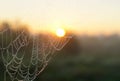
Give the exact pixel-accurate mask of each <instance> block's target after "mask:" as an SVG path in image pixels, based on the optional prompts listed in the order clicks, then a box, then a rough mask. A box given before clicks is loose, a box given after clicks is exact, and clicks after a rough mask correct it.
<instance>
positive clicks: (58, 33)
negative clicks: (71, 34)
mask: <svg viewBox="0 0 120 81" xmlns="http://www.w3.org/2000/svg"><path fill="white" fill-rule="evenodd" d="M65 34H66V31H65V30H64V29H62V28H58V29H57V30H56V35H57V36H58V37H64V36H65Z"/></svg>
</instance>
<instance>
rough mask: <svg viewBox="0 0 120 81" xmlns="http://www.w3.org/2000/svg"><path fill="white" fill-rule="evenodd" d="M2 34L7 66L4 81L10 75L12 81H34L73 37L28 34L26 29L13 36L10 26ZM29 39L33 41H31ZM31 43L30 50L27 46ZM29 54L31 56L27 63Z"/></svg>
mask: <svg viewBox="0 0 120 81" xmlns="http://www.w3.org/2000/svg"><path fill="white" fill-rule="evenodd" d="M0 36H1V42H2V43H1V46H0V50H1V56H2V59H3V63H4V66H5V72H4V81H8V80H7V78H8V76H9V77H10V79H11V81H33V80H34V79H35V78H36V77H37V76H38V75H39V74H40V73H41V72H42V71H43V70H44V69H45V67H46V66H47V64H48V62H49V60H50V59H51V58H52V56H53V54H54V52H55V51H56V50H57V51H59V50H61V49H62V48H63V47H64V46H65V45H66V44H67V42H68V41H69V40H70V38H71V37H65V38H56V37H54V36H48V35H35V36H28V35H27V34H26V33H25V31H24V30H22V31H19V32H16V36H13V33H12V31H11V30H10V29H9V28H5V29H4V30H2V31H1V32H0ZM8 38H10V39H8ZM29 39H32V41H31V42H30V41H29ZM8 40H9V42H8ZM31 44H32V49H31V51H30V49H27V48H28V47H29V46H30V45H31ZM26 51H30V53H31V54H30V55H29V54H26ZM27 56H29V57H30V58H29V60H28V62H27V63H25V62H26V59H28V57H27ZM9 81H10V80H9Z"/></svg>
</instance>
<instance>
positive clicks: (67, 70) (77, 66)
mask: <svg viewBox="0 0 120 81" xmlns="http://www.w3.org/2000/svg"><path fill="white" fill-rule="evenodd" d="M11 26H12V25H10V22H3V23H2V24H1V28H2V27H8V28H9V27H10V28H12V27H11ZM17 26H18V25H17ZM19 26H21V27H22V28H23V27H25V26H24V25H22V24H21V25H19ZM13 32H14V31H13ZM72 34H73V35H74V36H73V38H72V39H71V40H70V41H69V42H68V44H67V45H66V46H65V47H64V48H63V49H62V50H61V51H58V52H55V56H53V58H52V60H51V61H50V62H49V64H48V66H47V67H46V69H45V70H44V71H43V72H42V73H41V74H40V75H39V76H38V77H37V78H36V79H35V81H119V80H120V35H119V34H111V35H103V34H101V35H95V36H91V35H90V36H89V35H78V34H74V33H72ZM13 35H15V34H13ZM8 39H10V38H8ZM0 44H2V43H1V41H0ZM29 48H30V47H28V49H29ZM26 54H28V55H29V52H28V53H27V52H26ZM0 66H1V67H0V80H1V81H2V80H3V78H2V77H3V72H4V70H5V67H4V66H3V61H2V58H0Z"/></svg>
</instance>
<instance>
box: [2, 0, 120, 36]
mask: <svg viewBox="0 0 120 81" xmlns="http://www.w3.org/2000/svg"><path fill="white" fill-rule="evenodd" d="M3 20H10V21H14V20H20V21H21V22H23V23H27V24H29V25H30V27H32V28H34V29H54V28H55V27H64V28H67V29H71V30H73V31H74V32H78V33H80V34H83V33H87V34H99V33H104V34H108V33H120V0H0V21H3Z"/></svg>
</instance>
